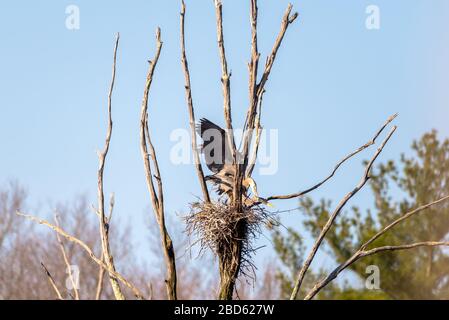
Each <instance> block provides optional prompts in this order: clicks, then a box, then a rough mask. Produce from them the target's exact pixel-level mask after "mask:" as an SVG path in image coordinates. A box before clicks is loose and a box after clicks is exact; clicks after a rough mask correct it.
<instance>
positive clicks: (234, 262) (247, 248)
mask: <svg viewBox="0 0 449 320" xmlns="http://www.w3.org/2000/svg"><path fill="white" fill-rule="evenodd" d="M249 5H250V6H249V9H250V10H249V12H250V29H251V43H250V48H251V49H250V51H251V53H250V61H249V64H248V73H249V83H248V92H249V105H248V108H247V111H246V117H245V118H244V119H245V125H244V128H243V137H242V141H241V145H242V148H241V150H239V149H240V148H237V144H236V141H235V140H236V139H235V136H234V132H233V129H234V126H233V115H232V100H231V85H230V84H231V82H230V81H231V73H230V71H229V66H228V62H227V55H226V49H225V41H224V30H223V3H222V1H221V0H214V9H215V18H216V32H217V44H218V52H219V61H220V66H221V86H222V93H223V114H224V122H225V124H226V130H225V135H226V139H225V140H227V141H228V143H229V144H230V152H231V158H232V164H231V171H230V173H229V175H230V176H231V183H230V190H231V191H230V192H228V193H226V194H225V196H224V197H219V198H213V197H211V195H210V194H209V190H208V187H207V183H206V182H207V181H209V179H208V178H210V176H209V177H205V175H204V171H203V167H202V164H201V161H200V154H199V151H198V143H197V137H196V130H195V125H196V119H195V110H194V104H193V98H192V84H191V79H190V71H189V67H188V62H187V55H186V39H185V19H186V6H185V3H184V1H181V13H180V14H181V16H180V45H181V65H182V69H183V72H184V78H185V95H186V103H187V110H188V113H189V126H190V131H191V139H192V140H191V147H192V151H193V155H194V160H195V170H196V173H197V176H198V180H199V183H200V186H201V191H202V193H203V198H202V199H199V201H198V202H195V203H192V204H190V207H191V212H190V214H189V215H188V216H187V217H185V221H186V224H187V226H186V228H187V231H188V233H189V234H190V235H196V236H197V237H198V238H199V239H198V240H197V241H195V242H194V244H196V243H199V244H200V250H199V251H200V253H202V252H203V251H204V249H210V250H211V252H212V253H213V254H214V255H215V256H216V257H217V258H218V259H217V260H218V271H219V277H220V282H219V285H218V290H217V291H218V293H217V297H218V299H223V300H230V299H233V297H234V296H236V295H237V296H240V294H239V293H238V290H236V285H237V284H238V280H240V279H239V277H240V276H242V275H243V276H246V277H247V279H248V278H249V279H251V278H252V277H253V275H254V274H255V266H254V264H253V262H252V260H251V258H252V255H253V254H254V252H255V251H256V250H257V248H254V246H253V241H254V239H255V238H256V237H257V236H259V235H260V234H261V233H262V228H263V226H264V225H265V224H270V223H272V221H273V214H272V212H270V211H268V210H267V209H266V208H265V206H266V205H267V204H268V201H271V200H286V199H294V198H299V197H302V196H304V195H305V194H308V193H310V192H312V191H314V190H317V189H318V188H320V187H321V186H322V185H324V184H325V183H326V182H328V181H329V180H330V179H331V178H332V177H334V175H335V174H336V172H337V171H338V170H339V168H340V167H341V166H342V165H343V164H344V163H345V162H347V161H348V160H350V159H351V158H353V157H354V156H355V155H357V154H359V153H361V152H362V151H364V150H366V149H368V148H369V147H370V146H373V145H375V144H376V143H377V140H378V138H380V136H381V135H383V134H384V131H385V130H386V129H387V128H389V127H390V125H391V123H392V122H393V120H394V119H395V118H396V115H393V116H391V117H390V118H388V119H387V121H386V122H385V123H384V124H383V125H382V126H381V128H380V129H379V130H378V131H377V132H376V133H375V135H374V137H373V138H372V139H371V140H369V141H368V142H367V143H365V144H364V145H362V146H361V147H359V148H357V149H356V150H355V151H353V152H351V153H349V154H348V155H347V156H345V157H344V158H343V159H342V160H341V161H340V162H338V163H337V165H336V166H335V167H334V169H333V170H332V171H331V173H330V174H329V175H328V176H326V177H325V178H324V179H323V180H321V181H320V182H318V183H317V184H315V185H314V186H312V187H309V188H307V189H306V190H304V191H301V192H297V193H292V194H287V195H271V196H267V197H264V198H262V197H259V195H258V194H257V191H256V188H255V181H254V180H253V178H252V173H253V170H254V167H255V164H256V161H257V156H258V149H259V144H260V141H261V131H262V124H261V121H262V117H261V114H262V109H263V103H262V102H263V97H264V94H265V92H266V89H265V87H266V84H267V81H268V79H269V77H270V74H271V71H272V68H273V66H274V63H275V60H276V57H277V54H278V51H279V49H280V47H281V45H282V43H283V40H284V38H285V35H286V32H287V30H288V29H289V27H290V26H291V25H292V24H293V23H294V22H295V21H296V20H297V18H298V13H295V12H292V10H293V7H292V5H291V4H289V5H288V7H287V8H286V10H285V13H284V15H283V18H282V21H281V26H280V30H279V32H278V35H277V37H276V39H275V41H274V44H273V47H272V49H271V52H270V53H269V54H268V56H267V58H266V61H265V65H264V66H263V67H262V66H260V63H259V62H260V56H261V54H260V52H259V49H258V6H257V0H249ZM118 44H119V36H118V35H117V38H116V41H115V47H114V56H113V69H112V80H111V84H110V89H109V95H108V105H107V110H108V122H107V125H108V126H107V133H106V141H105V146H104V148H103V150H102V151H101V152H99V169H98V174H97V180H98V190H97V191H98V194H97V198H98V208H97V209H94V211H95V212H96V214H97V216H98V221H99V231H100V240H101V255H100V254H99V253H98V252H97V251H96V250H95V248H93V245H92V244H90V243H87V242H86V241H83V240H81V236H79V235H75V234H72V233H70V232H67V231H65V230H64V229H63V227H62V226H61V225H60V224H59V222H58V221H56V223H54V224H53V223H50V222H49V221H47V220H44V219H39V218H36V217H34V216H30V215H26V214H24V213H21V211H18V212H17V213H18V215H20V216H24V217H26V218H28V219H30V220H32V221H34V222H36V223H38V224H42V225H45V226H47V227H48V228H50V229H52V230H53V231H55V232H56V233H57V235H58V238H57V240H58V244H59V250H60V252H61V253H62V258H63V259H62V260H63V265H65V266H66V267H68V266H69V265H70V261H71V260H70V259H71V258H70V254H69V253H67V252H66V247H65V244H64V242H63V240H64V241H68V242H69V243H71V244H75V245H77V246H78V248H81V249H83V250H84V252H85V253H87V255H88V256H89V258H90V259H91V260H92V261H93V262H94V263H95V266H96V269H95V271H96V272H95V274H97V276H96V277H93V278H94V279H95V286H94V287H95V290H93V291H92V293H95V298H96V299H99V298H100V297H101V295H102V292H103V279H104V276H105V274H107V275H108V276H109V280H110V285H111V286H110V290H112V292H113V294H114V297H115V299H117V300H123V299H125V298H126V295H125V291H124V290H125V288H127V289H126V290H130V291H131V292H132V293H133V294H134V296H135V297H136V298H138V299H144V298H145V297H149V298H154V297H155V296H157V294H154V287H153V282H157V284H155V285H156V286H157V288H158V289H159V283H160V282H159V281H153V280H154V278H153V279H150V280H149V281H148V280H145V279H143V278H144V277H143V276H142V277H138V281H139V282H145V286H146V287H147V288H148V290H147V292H148V294H146V295H145V294H143V293H142V292H141V290H140V289H139V288H138V287H137V286H136V285H134V284H133V283H132V282H131V281H130V280H128V279H127V278H125V276H124V275H122V274H121V273H119V272H118V271H117V268H116V265H115V263H114V257H113V254H112V251H113V250H112V248H111V246H110V240H109V227H110V222H111V214H112V210H113V206H114V205H113V203H114V202H113V198H112V199H111V202H110V210H109V211H110V212H109V216H108V215H107V213H106V210H105V200H104V190H103V188H104V183H103V172H104V169H105V162H106V158H107V154H108V150H109V145H110V142H111V137H112V127H113V122H112V93H113V89H114V83H115V75H116V62H117V49H118ZM162 45H163V43H162V40H161V31H160V29H159V28H158V29H157V32H156V53H155V56H154V58H153V60H149V68H148V72H147V77H146V82H145V88H144V94H143V100H142V104H141V109H140V149H141V155H142V159H143V164H144V173H145V178H146V183H147V188H148V192H149V196H150V200H151V205H152V209H153V212H154V215H155V218H156V223H157V227H158V231H159V232H158V236H159V237H160V243H161V249H162V253H163V258H164V262H165V277H164V278H165V288H166V293H167V297H168V299H170V300H176V299H177V298H178V288H177V286H178V276H179V275H180V276H181V277H182V278H186V279H187V277H188V274H189V272H186V270H187V269H186V268H185V267H184V266H182V267H181V268H179V270H178V271H179V274H178V272H177V266H176V263H177V260H176V255H175V247H174V245H173V240H172V238H171V236H170V234H169V232H168V228H167V223H166V216H165V205H164V191H163V180H162V176H161V172H160V168H159V163H158V160H157V156H156V150H155V147H154V145H153V143H152V139H151V134H150V128H149V94H150V89H151V85H152V82H153V78H154V73H155V70H156V66H157V63H158V60H159V57H160V55H161V50H162ZM260 69H262V72H260V73H259V71H260ZM396 129H397V127H396V126H392V128H391V129H390V131H389V133H387V134H386V135H385V138H384V140H383V141H382V142H381V143H380V145H379V146H378V149H377V150H376V152H375V153H374V155H373V156H372V157H371V160H370V161H369V162H368V163H367V165H366V167H365V171H364V174H363V175H362V178H361V180H360V182H359V183H358V184H357V185H356V186H355V187H354V189H353V190H351V191H350V192H348V193H347V194H346V195H345V197H344V198H343V199H342V200H341V201H340V202H339V204H338V205H337V207H336V208H335V210H334V211H333V213H332V214H331V215H330V216H329V219H328V221H327V223H326V224H325V225H324V226H323V227H322V229H321V232H320V233H319V235H318V237H317V239H316V240H315V243H314V245H313V246H312V248H311V249H310V252H309V254H308V255H307V257H306V259H305V261H304V263H303V265H302V266H301V268H300V270H299V271H298V275H297V278H296V280H295V283H294V286H293V288H294V289H293V292H292V294H291V299H296V298H297V296H298V293H299V291H300V290H301V285H302V284H303V280H304V277H305V275H306V273H307V272H308V270H309V269H310V267H311V264H312V262H313V260H314V258H315V256H316V254H317V252H318V250H319V249H320V247H321V245H322V244H323V242H324V240H325V238H326V235H327V234H328V232H329V230H330V229H331V228H332V227H333V225H334V222H335V220H336V219H337V218H338V216H339V215H340V214H341V213H342V212H343V210H344V208H345V206H346V205H347V204H348V203H349V202H350V200H351V199H352V198H353V197H354V196H355V195H356V194H357V193H358V192H359V191H360V190H362V189H363V188H364V187H365V185H366V184H367V182H368V181H369V179H370V175H371V169H372V167H373V165H374V162H375V161H376V160H377V158H378V157H379V155H380V154H381V153H382V151H383V150H384V148H385V147H386V145H387V143H388V142H389V140H390V139H391V138H392V136H393V134H394V133H395V131H396ZM200 131H201V130H200ZM250 187H252V188H253V194H252V196H253V197H251V194H250ZM448 199H449V196H445V197H442V198H440V199H439V200H436V201H434V202H432V203H429V204H427V205H424V206H422V207H419V208H417V209H415V210H413V211H411V212H409V213H406V214H405V215H404V216H403V217H401V218H399V219H397V220H395V221H394V222H392V223H391V224H390V225H388V226H386V227H385V228H384V229H382V231H380V232H379V233H378V234H376V235H374V236H373V237H372V238H371V239H370V240H368V241H367V242H366V243H365V244H363V245H362V246H361V247H360V249H359V250H357V251H356V252H355V253H354V254H353V255H352V257H351V258H350V259H348V260H347V261H346V262H345V263H343V264H341V265H340V266H339V267H338V268H336V269H335V270H333V271H332V272H331V273H330V274H329V275H328V276H326V277H325V278H324V279H322V280H319V281H318V282H317V283H316V284H315V285H314V286H313V287H312V289H311V290H310V291H309V292H308V293H307V295H306V299H312V298H313V297H314V296H315V295H316V294H317V293H318V292H319V291H320V290H321V289H323V288H324V287H325V286H326V285H327V284H329V283H330V282H331V281H332V280H334V279H335V278H336V277H337V276H338V275H339V274H340V272H342V271H343V270H345V269H346V268H347V267H348V266H350V265H351V264H353V263H356V262H357V261H358V260H359V259H362V258H363V257H366V256H370V255H374V254H378V253H381V252H385V251H397V250H408V249H413V248H417V247H429V248H433V247H435V246H448V245H449V243H448V242H444V241H425V242H419V243H410V244H403V245H395V246H381V247H374V248H368V247H369V246H370V245H372V244H373V243H374V241H375V240H376V239H378V238H379V237H381V236H382V235H383V234H385V233H386V232H388V231H390V230H391V229H392V228H393V227H394V226H395V225H397V224H399V223H401V222H402V221H404V220H406V219H408V218H410V217H412V216H413V215H415V214H417V213H419V212H422V211H424V210H425V209H427V208H429V207H431V206H435V205H438V204H439V203H441V202H443V201H446V200H448ZM0 200H1V199H0ZM16 202H17V201H16ZM12 207H14V208H15V210H16V209H17V210H18V209H20V202H17V203H14V200H13V204H12ZM0 218H1V217H0ZM8 219H11V220H5V221H0V222H2V223H0V227H2V228H3V229H0V247H1V246H2V244H4V236H3V234H5V233H8V232H9V233H11V232H14V230H15V229H14V228H16V226H15V223H14V220H12V219H13V218H8ZM42 267H43V268H44V271H45V276H46V278H47V279H48V281H49V284H50V286H51V288H52V290H53V291H54V294H55V296H56V297H57V298H58V299H64V297H65V292H63V291H61V289H60V286H59V284H58V282H57V280H55V279H56V277H54V275H53V273H52V272H54V271H53V270H52V268H47V267H46V266H45V265H44V264H42ZM271 269H272V268H270V267H268V268H267V270H268V271H267V272H268V273H267V274H265V276H264V278H263V279H264V281H265V282H267V283H269V284H271V283H274V280H273V278H272V274H271V275H270V273H269V272H270V271H269V270H271ZM200 277H201V272H194V273H193V274H192V273H190V278H189V279H188V280H190V283H189V284H188V285H187V287H195V284H194V283H195V282H198V281H199V279H200ZM270 277H271V278H270ZM69 280H70V281H71V283H72V284H75V281H74V279H73V278H71V277H70V279H69ZM253 280H255V279H254V277H253ZM186 283H188V281H186ZM196 288H200V286H196ZM260 290H267V292H265V295H261V296H262V297H272V296H273V293H272V292H274V291H275V290H274V289H272V288H266V289H260ZM72 291H73V292H72ZM72 291H70V292H67V295H68V296H69V297H72V298H75V299H79V298H80V296H79V295H80V293H79V292H78V289H75V286H74V289H73V290H72ZM241 293H242V296H248V294H246V293H245V292H244V291H243V292H241ZM72 294H73V295H72ZM182 296H183V297H186V296H187V294H185V292H183V293H182Z"/></svg>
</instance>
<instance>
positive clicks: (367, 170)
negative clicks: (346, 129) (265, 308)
mask: <svg viewBox="0 0 449 320" xmlns="http://www.w3.org/2000/svg"><path fill="white" fill-rule="evenodd" d="M396 128H397V127H396V126H394V127H393V128H392V129H391V131H390V133H389V134H388V135H387V137H386V138H385V140H384V141H383V142H382V144H381V145H380V146H379V148H378V149H377V151H376V153H375V154H374V156H373V157H372V158H371V160H370V161H369V163H368V164H367V165H366V167H365V173H364V175H363V177H362V179H361V180H360V182H359V184H358V185H357V186H356V187H355V189H354V190H352V191H351V192H349V193H348V194H347V195H346V196H345V197H344V198H343V199H342V200H341V201H340V203H339V204H338V206H337V208H336V209H335V211H334V212H333V213H332V215H331V216H330V217H329V219H328V221H327V222H326V224H325V225H324V227H323V229H322V230H321V232H320V235H319V236H318V238H317V239H316V241H315V243H314V245H313V247H312V249H311V251H310V253H309V255H308V256H307V259H306V260H305V262H304V264H303V266H302V268H301V270H300V271H299V273H298V277H297V279H296V282H295V286H294V288H293V292H292V295H291V297H290V299H291V300H295V299H296V297H297V295H298V292H299V289H300V288H301V284H302V282H303V280H304V277H305V274H306V272H307V270H308V269H309V267H310V265H311V263H312V261H313V259H314V258H315V255H316V253H317V251H318V249H319V248H320V246H321V244H322V242H323V240H324V238H325V237H326V234H327V232H328V231H329V229H330V228H331V227H332V225H333V223H334V222H335V219H336V218H337V216H338V215H339V214H340V212H341V211H342V210H343V208H344V207H345V205H346V204H347V203H348V201H349V200H350V199H351V198H352V197H353V196H355V195H356V194H357V193H358V192H359V191H360V190H361V189H362V188H363V187H364V186H365V184H366V183H367V182H368V180H369V179H370V174H371V168H372V166H373V164H374V162H375V161H376V159H377V158H378V157H379V155H380V153H381V152H382V150H383V149H384V147H385V145H386V144H387V143H388V141H389V140H390V138H391V136H392V135H393V133H394V132H395V131H396Z"/></svg>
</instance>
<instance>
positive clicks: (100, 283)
mask: <svg viewBox="0 0 449 320" xmlns="http://www.w3.org/2000/svg"><path fill="white" fill-rule="evenodd" d="M114 205H115V195H114V193H111V196H110V198H109V216H108V217H107V222H108V225H109V226H110V225H111V219H112V214H113V212H114ZM95 212H98V211H97V210H95ZM101 261H104V254H103V252H102V253H101ZM104 273H105V269H104V268H103V267H102V266H99V270H98V282H97V290H96V292H95V300H100V298H101V294H102V293H103V280H104Z"/></svg>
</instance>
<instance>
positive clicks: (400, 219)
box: [361, 195, 449, 250]
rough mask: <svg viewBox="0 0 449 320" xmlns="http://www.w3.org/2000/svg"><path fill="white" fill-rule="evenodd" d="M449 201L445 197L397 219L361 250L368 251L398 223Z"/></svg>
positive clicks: (448, 197) (447, 197)
mask: <svg viewBox="0 0 449 320" xmlns="http://www.w3.org/2000/svg"><path fill="white" fill-rule="evenodd" d="M448 199H449V195H448V196H446V197H443V198H441V199H439V200H436V201H434V202H431V203H428V204H426V205H423V206H421V207H419V208H416V209H415V210H413V211H410V212H408V213H406V214H405V215H403V216H402V217H400V218H399V219H396V220H395V221H393V222H392V223H390V224H389V225H388V226H386V227H385V228H383V229H382V230H380V231H379V232H378V233H376V234H375V235H374V236H373V237H372V238H371V239H370V240H368V241H367V242H366V243H365V244H364V245H363V246H362V247H361V249H362V250H364V249H366V248H367V247H368V246H369V245H370V244H371V243H373V242H374V241H375V240H377V239H378V238H379V237H380V236H382V235H383V234H384V233H386V232H387V231H388V230H390V229H391V228H393V227H394V226H396V225H397V224H398V223H401V222H402V221H404V220H406V219H408V218H410V217H411V216H413V215H415V214H417V213H420V212H421V211H423V210H426V209H427V208H430V207H432V206H434V205H436V204H439V203H441V202H444V201H446V200H448Z"/></svg>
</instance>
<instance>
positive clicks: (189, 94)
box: [181, 1, 210, 202]
mask: <svg viewBox="0 0 449 320" xmlns="http://www.w3.org/2000/svg"><path fill="white" fill-rule="evenodd" d="M185 14H186V6H185V4H184V1H182V2H181V63H182V66H183V70H184V79H185V91H186V100H187V106H188V109H189V120H190V135H191V137H192V138H191V139H192V152H193V156H194V161H195V166H196V172H197V175H198V180H199V181H200V185H201V189H202V191H203V197H204V201H206V202H210V196H209V191H208V189H207V184H206V180H205V179H204V172H203V166H202V165H201V161H200V155H199V152H198V144H197V139H196V131H195V124H196V121H195V110H194V108H193V98H192V86H191V83H190V71H189V64H188V62H187V56H186V44H185V32H184V19H185Z"/></svg>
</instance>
